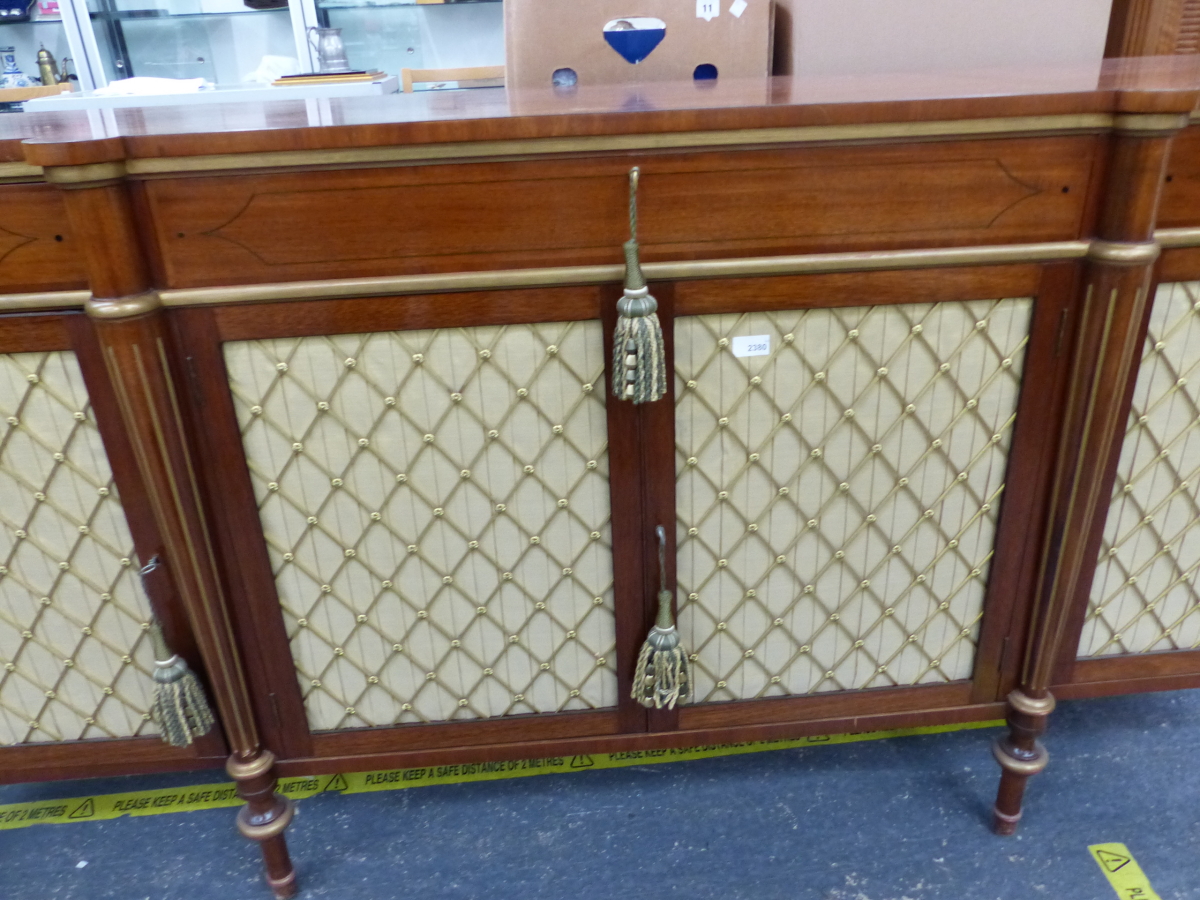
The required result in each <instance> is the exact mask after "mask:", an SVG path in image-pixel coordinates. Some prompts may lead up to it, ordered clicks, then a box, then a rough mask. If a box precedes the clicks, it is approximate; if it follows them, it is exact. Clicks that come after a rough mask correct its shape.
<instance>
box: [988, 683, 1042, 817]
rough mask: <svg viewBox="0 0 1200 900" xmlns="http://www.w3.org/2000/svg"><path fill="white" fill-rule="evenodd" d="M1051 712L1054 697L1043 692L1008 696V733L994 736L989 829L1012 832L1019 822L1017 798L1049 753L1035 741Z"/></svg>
mask: <svg viewBox="0 0 1200 900" xmlns="http://www.w3.org/2000/svg"><path fill="white" fill-rule="evenodd" d="M1053 711H1054V697H1053V695H1051V693H1050V692H1049V691H1044V692H1043V696H1041V697H1030V696H1028V695H1027V694H1024V693H1022V692H1021V691H1019V690H1018V691H1013V692H1012V693H1011V694H1009V695H1008V734H1007V735H1002V736H1000V737H998V738H996V741H995V743H994V744H992V755H994V756H995V757H996V762H998V763H1000V769H1001V773H1000V790H999V791H998V792H997V793H996V805H995V807H994V808H993V810H992V812H993V818H992V830H993V831H995V832H996V834H1016V831H1017V823H1018V822H1019V821H1021V800H1022V798H1023V797H1024V796H1025V784H1026V782H1028V781H1029V776H1030V775H1036V774H1037V773H1038V772H1040V771H1042V769H1044V768H1046V763H1048V762H1049V761H1050V754H1049V753H1047V752H1046V748H1045V747H1044V746H1042V742H1041V741H1040V740H1038V738H1040V737H1041V736H1042V734H1043V733H1044V732H1045V731H1046V720H1047V718H1048V717H1049V716H1050V713H1051V712H1053Z"/></svg>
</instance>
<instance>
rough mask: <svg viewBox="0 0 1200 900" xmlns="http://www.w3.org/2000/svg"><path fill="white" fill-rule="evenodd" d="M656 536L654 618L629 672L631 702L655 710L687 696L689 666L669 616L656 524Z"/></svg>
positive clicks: (662, 536) (663, 534)
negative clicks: (631, 683)
mask: <svg viewBox="0 0 1200 900" xmlns="http://www.w3.org/2000/svg"><path fill="white" fill-rule="evenodd" d="M654 531H655V534H656V535H657V536H658V584H659V591H658V618H657V620H655V623H654V627H653V628H651V629H650V634H649V635H648V636H647V637H646V642H645V643H644V644H642V652H641V653H639V654H638V660H637V668H636V669H635V670H634V673H633V691H632V693H631V696H632V697H633V699H634V700H636V701H637V702H638V703H640V704H641V705H642V706H645V707H646V708H647V709H648V708H650V707H651V706H653V707H655V708H656V709H662V708H663V707H666V708H667V709H674V708H675V704H676V703H677V702H679V701H680V700H686V699H687V698H688V696H689V695H690V694H691V686H692V678H691V666H690V663H689V660H688V653H687V650H685V649H684V648H683V646H682V645H681V644H680V642H679V632H678V630H677V629H676V628H675V617H674V616H673V615H672V614H671V600H672V599H673V596H672V592H671V591H669V590H667V530H666V529H665V528H663V526H661V525H659V526H658V527H657V528H656V529H655V530H654Z"/></svg>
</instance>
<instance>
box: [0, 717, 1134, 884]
mask: <svg viewBox="0 0 1200 900" xmlns="http://www.w3.org/2000/svg"><path fill="white" fill-rule="evenodd" d="M1003 724H1004V722H1003V721H991V722H970V723H965V724H957V725H932V726H925V727H921V728H900V729H896V730H893V731H869V732H862V733H859V734H831V735H815V736H813V737H806V738H799V739H797V740H781V741H750V742H747V743H742V744H713V745H709V746H706V747H692V748H690V749H682V750H629V751H626V752H624V753H593V754H590V755H584V756H554V757H545V758H542V759H514V760H507V761H504V762H487V763H459V764H457V765H449V766H430V767H427V768H417V769H385V770H383V771H379V772H353V773H350V774H347V775H320V776H309V777H301V778H281V779H280V780H279V792H280V793H281V794H283V795H285V796H287V797H291V798H292V799H294V800H304V799H306V798H308V797H312V796H314V795H316V794H324V793H341V794H361V793H367V792H369V791H394V790H399V789H401V788H410V787H424V786H426V785H434V784H458V783H460V782H464V781H494V780H496V779H500V778H521V777H524V776H526V775H550V774H555V773H559V772H582V771H594V770H596V769H617V768H621V767H624V766H644V765H649V764H652V763H663V762H682V761H684V760H691V759H709V758H711V757H715V756H735V755H738V754H742V753H759V752H761V751H763V750H786V749H790V748H795V747H813V746H822V745H825V744H848V743H851V742H853V741H878V740H882V739H884V738H894V737H907V736H909V735H917V734H941V733H943V732H947V731H959V730H962V729H968V728H992V727H994V726H997V725H1003ZM241 803H242V801H241V800H240V799H239V798H238V796H237V793H236V792H235V790H234V786H233V782H225V783H223V784H202V785H197V786H194V787H179V788H161V789H159V790H154V791H130V792H129V793H125V794H97V795H95V796H92V797H73V798H71V799H69V800H42V801H33V802H30V803H10V804H7V805H0V831H3V830H6V829H9V828H28V827H29V826H30V825H61V824H67V823H71V822H99V821H102V820H104V819H116V818H119V817H121V816H157V815H162V814H163V813H177V812H192V811H193V810H197V809H221V808H222V807H228V806H240V805H241ZM1113 846H1119V845H1113ZM1122 896H1124V895H1122ZM1133 896H1138V897H1139V900H1142V898H1141V895H1133ZM1147 896H1151V895H1147Z"/></svg>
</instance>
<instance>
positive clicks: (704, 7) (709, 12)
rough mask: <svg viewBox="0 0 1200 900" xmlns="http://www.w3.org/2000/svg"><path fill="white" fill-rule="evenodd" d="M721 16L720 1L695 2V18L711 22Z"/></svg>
mask: <svg viewBox="0 0 1200 900" xmlns="http://www.w3.org/2000/svg"><path fill="white" fill-rule="evenodd" d="M720 14H721V0H696V18H697V19H703V20H704V21H706V22H711V21H712V20H713V19H715V18H716V17H717V16H719V15H720Z"/></svg>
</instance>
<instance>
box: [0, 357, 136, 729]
mask: <svg viewBox="0 0 1200 900" xmlns="http://www.w3.org/2000/svg"><path fill="white" fill-rule="evenodd" d="M0 419H2V421H0V663H3V665H4V670H3V671H2V672H0V745H10V744H22V743H31V742H39V741H67V740H78V739H81V738H104V737H129V736H133V735H138V734H150V733H155V732H156V731H157V728H156V727H155V725H154V723H153V722H151V721H150V716H149V709H150V704H151V700H152V696H153V689H154V684H153V681H152V680H151V676H150V673H151V672H152V671H153V667H154V658H153V651H152V648H151V646H150V641H149V638H148V636H147V634H146V631H145V623H146V622H147V620H148V618H149V614H150V611H149V607H148V605H147V603H146V599H145V597H144V596H143V594H142V591H141V585H140V584H139V583H138V579H137V567H136V565H135V564H134V562H133V540H132V538H131V537H130V534H129V528H128V526H127V524H126V522H125V517H124V514H123V512H122V510H121V504H120V501H119V500H118V498H117V492H116V488H115V487H114V486H113V480H112V473H111V471H110V470H109V465H108V458H107V457H106V455H105V452H104V447H103V445H102V444H101V442H100V434H99V432H98V431H97V430H96V423H95V420H94V419H93V416H92V410H91V407H90V406H89V402H88V395H87V390H86V388H85V387H84V383H83V377H82V375H81V373H80V371H79V365H78V363H77V361H76V359H75V357H74V355H73V354H71V353H69V352H67V351H53V352H46V353H11V354H0Z"/></svg>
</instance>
